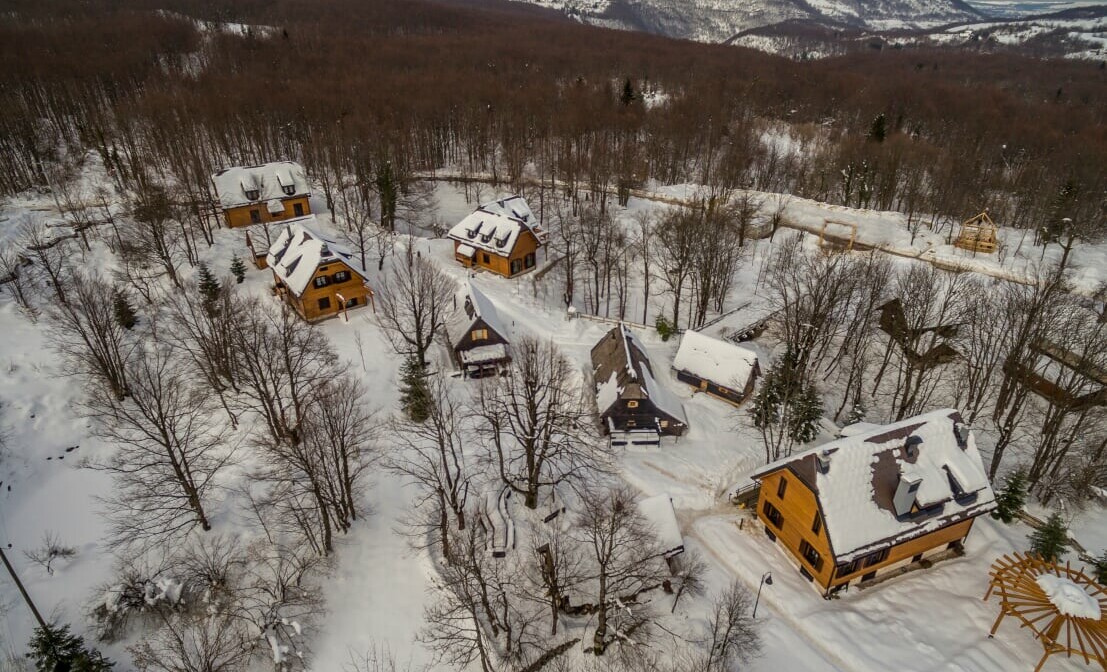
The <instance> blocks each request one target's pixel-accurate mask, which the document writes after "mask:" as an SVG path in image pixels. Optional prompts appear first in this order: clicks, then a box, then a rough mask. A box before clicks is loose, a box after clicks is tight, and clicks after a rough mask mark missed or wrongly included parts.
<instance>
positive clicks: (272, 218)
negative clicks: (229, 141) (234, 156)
mask: <svg viewBox="0 0 1107 672" xmlns="http://www.w3.org/2000/svg"><path fill="white" fill-rule="evenodd" d="M211 183H212V185H213V186H214V187H215V195H216V197H217V198H218V199H219V207H220V208H221V209H222V210H223V218H224V219H225V220H226V222H227V226H229V227H231V228H236V227H241V226H250V225H251V224H264V223H269V222H280V221H284V220H288V219H292V218H293V217H304V216H306V215H310V214H311V203H310V199H311V187H310V185H308V181H307V177H306V175H305V174H304V169H303V167H301V166H300V164H298V163H293V162H292V161H278V162H276V163H266V164H262V165H260V166H236V167H234V168H224V169H223V170H220V171H219V172H217V173H215V174H214V175H212V176H211Z"/></svg>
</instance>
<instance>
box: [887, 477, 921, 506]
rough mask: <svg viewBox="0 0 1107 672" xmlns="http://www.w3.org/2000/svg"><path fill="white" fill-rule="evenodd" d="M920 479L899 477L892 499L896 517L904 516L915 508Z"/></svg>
mask: <svg viewBox="0 0 1107 672" xmlns="http://www.w3.org/2000/svg"><path fill="white" fill-rule="evenodd" d="M920 485H922V479H921V478H919V477H917V476H911V477H908V476H904V475H903V474H900V475H899V484H898V485H897V486H896V494H895V495H894V496H893V497H892V506H894V507H895V509H896V515H897V516H906V515H907V514H909V513H911V508H912V507H914V506H915V497H916V495H917V494H918V492H919V486H920Z"/></svg>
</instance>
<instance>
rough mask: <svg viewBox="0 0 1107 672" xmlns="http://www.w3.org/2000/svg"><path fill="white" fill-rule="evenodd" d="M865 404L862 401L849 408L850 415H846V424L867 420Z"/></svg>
mask: <svg viewBox="0 0 1107 672" xmlns="http://www.w3.org/2000/svg"><path fill="white" fill-rule="evenodd" d="M865 413H866V411H865V405H864V404H861V403H857V404H854V405H853V407H852V408H850V409H849V415H847V416H846V426H847V427H848V426H849V425H855V424H857V423H859V422H864V421H865Z"/></svg>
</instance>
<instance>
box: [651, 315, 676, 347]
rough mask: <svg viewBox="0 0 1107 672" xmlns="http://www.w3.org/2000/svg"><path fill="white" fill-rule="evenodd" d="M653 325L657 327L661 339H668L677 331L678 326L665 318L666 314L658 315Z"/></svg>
mask: <svg viewBox="0 0 1107 672" xmlns="http://www.w3.org/2000/svg"><path fill="white" fill-rule="evenodd" d="M653 326H654V327H655V328H656V329H657V335H658V336H660V337H661V340H663V341H668V340H669V339H670V338H672V337H673V334H674V333H676V328H675V327H674V326H673V323H672V322H670V321H669V320H668V319H666V318H665V316H664V315H658V316H657V319H656V320H654V323H653Z"/></svg>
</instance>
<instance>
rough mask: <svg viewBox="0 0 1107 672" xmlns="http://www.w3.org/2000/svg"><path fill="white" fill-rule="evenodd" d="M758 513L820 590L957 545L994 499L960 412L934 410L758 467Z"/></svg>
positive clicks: (834, 589) (849, 583)
mask: <svg viewBox="0 0 1107 672" xmlns="http://www.w3.org/2000/svg"><path fill="white" fill-rule="evenodd" d="M753 478H754V479H756V480H757V481H759V482H760V483H761V488H760V494H759V495H758V500H757V516H758V518H759V519H760V521H761V523H762V524H763V525H764V529H765V534H766V535H767V536H768V537H769V538H770V539H772V540H773V541H775V542H776V543H777V544H778V545H779V546H780V547H781V548H783V549H784V551H785V552H786V554H787V556H788V557H789V559H790V560H792V562H793V563H794V564H795V565H796V566H797V568H798V569H799V573H800V574H801V575H803V576H804V577H805V578H806V579H807V580H808V581H811V582H812V583H813V584H815V585H817V586H818V588H819V591H820V592H821V593H822V594H823V595H824V596H829V595H831V594H832V593H835V592H838V591H840V590H843V589H845V588H847V587H849V586H854V585H857V584H862V583H866V582H869V581H872V580H874V579H876V578H878V577H881V576H885V575H888V574H890V573H892V572H896V571H901V570H903V569H904V568H906V567H908V566H910V565H912V564H916V565H917V564H918V563H921V562H922V561H923V560H931V561H933V560H936V559H940V558H939V557H937V556H941V555H942V554H946V553H947V552H950V551H952V552H956V551H958V550H961V549H962V548H963V544H964V542H965V538H966V537H967V536H968V534H969V531H970V530H971V529H972V524H973V521H974V520H975V519H976V517H977V516H979V515H981V514H984V513H988V512H989V511H991V510H992V509H994V508H995V495H994V493H993V492H992V489H991V486H990V485H989V483H988V476H987V473H986V472H985V470H984V464H983V462H982V461H981V458H980V453H979V452H978V450H977V447H976V440H975V437H974V436H973V434H972V432H971V430H970V429H969V428H968V426H967V425H965V424H964V423H962V422H961V415H960V414H959V413H958V412H957V411H955V410H952V409H946V410H941V411H934V412H931V413H927V414H924V415H920V416H916V417H914V418H909V419H907V420H903V421H901V422H897V423H895V424H892V425H884V426H879V427H876V428H874V429H870V430H869V431H865V432H861V433H858V434H855V435H852V436H846V437H843V438H841V439H838V440H835V441H832V442H830V443H828V444H825V445H823V446H819V447H817V448H814V449H812V450H808V451H806V452H803V453H799V454H797V455H793V456H791V457H787V458H784V459H782V460H779V461H777V462H773V463H771V464H768V465H766V466H764V467H762V468H761V469H759V470H757V471H756V472H755V473H754V475H753Z"/></svg>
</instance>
